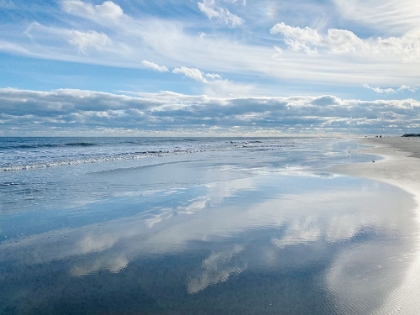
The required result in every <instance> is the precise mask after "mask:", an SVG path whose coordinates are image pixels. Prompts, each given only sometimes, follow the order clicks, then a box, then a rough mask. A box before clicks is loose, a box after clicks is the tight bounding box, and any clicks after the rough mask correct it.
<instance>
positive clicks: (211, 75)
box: [205, 73, 222, 80]
mask: <svg viewBox="0 0 420 315" xmlns="http://www.w3.org/2000/svg"><path fill="white" fill-rule="evenodd" d="M205 76H206V77H207V78H209V79H212V80H215V79H219V80H221V79H222V76H221V75H220V74H217V73H206V74H205Z"/></svg>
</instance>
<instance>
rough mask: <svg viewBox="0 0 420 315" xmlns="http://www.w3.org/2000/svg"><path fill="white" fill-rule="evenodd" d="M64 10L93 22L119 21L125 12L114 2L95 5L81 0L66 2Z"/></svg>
mask: <svg viewBox="0 0 420 315" xmlns="http://www.w3.org/2000/svg"><path fill="white" fill-rule="evenodd" d="M62 5H63V8H64V10H65V11H66V12H67V13H70V14H74V15H78V16H81V17H84V18H89V19H92V20H97V19H104V20H117V19H119V18H121V17H122V16H123V15H124V12H123V10H122V9H121V7H120V6H119V5H117V4H115V3H114V2H112V1H105V2H104V3H102V4H97V5H93V4H90V3H86V2H83V1H81V0H64V1H63V2H62Z"/></svg>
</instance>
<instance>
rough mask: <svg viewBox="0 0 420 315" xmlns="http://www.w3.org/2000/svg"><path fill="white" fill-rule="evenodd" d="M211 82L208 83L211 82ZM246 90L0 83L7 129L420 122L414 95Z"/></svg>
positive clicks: (242, 128) (365, 128) (342, 126)
mask: <svg viewBox="0 0 420 315" xmlns="http://www.w3.org/2000/svg"><path fill="white" fill-rule="evenodd" d="M214 82H218V81H214ZM222 82H223V81H222ZM211 84H212V83H208V84H206V86H207V85H208V86H209V88H211ZM239 93H240V92H239ZM240 95H241V97H235V96H232V95H231V96H228V97H220V96H213V97H211V96H206V95H198V96H193V95H183V94H177V93H169V92H166V93H160V94H143V95H139V96H137V97H129V96H126V95H116V94H110V93H101V92H94V91H81V90H55V91H48V92H37V91H26V90H16V89H0V113H1V114H0V120H1V121H2V130H3V132H4V133H5V134H6V135H12V134H13V133H17V134H19V135H22V134H40V133H42V132H43V133H44V134H51V133H52V132H55V133H56V132H59V131H60V130H61V131H62V132H71V133H74V132H76V131H83V130H85V131H86V132H88V133H89V134H91V133H92V132H93V131H95V130H99V129H101V128H107V130H121V131H124V130H126V132H127V133H129V132H131V131H133V130H134V131H137V132H140V131H141V132H149V131H162V132H163V131H168V132H176V130H180V129H182V130H184V131H191V132H192V131H193V130H194V134H197V133H202V134H205V133H206V132H207V133H212V132H213V131H214V132H220V133H225V134H226V133H231V134H237V133H243V132H246V133H252V132H257V131H258V130H259V131H261V130H265V131H267V132H273V131H274V130H275V132H283V133H289V132H290V129H289V128H293V132H294V133H300V132H311V133H319V132H322V133H323V132H327V133H328V132H345V133H356V134H358V133H362V134H363V133H376V132H381V133H385V132H384V128H385V129H386V130H388V132H389V133H403V132H407V131H409V130H410V128H413V129H415V128H420V119H419V118H418V117H420V102H419V101H416V100H412V99H406V100H386V101H385V100H378V101H370V102H368V101H360V100H352V99H340V98H337V97H334V96H328V95H326V96H317V97H315V96H295V97H285V98H281V97H242V95H243V94H240ZM34 121H36V122H37V124H33V122H34ZM235 126H236V127H235ZM57 130H58V131H57ZM130 130H131V131H130Z"/></svg>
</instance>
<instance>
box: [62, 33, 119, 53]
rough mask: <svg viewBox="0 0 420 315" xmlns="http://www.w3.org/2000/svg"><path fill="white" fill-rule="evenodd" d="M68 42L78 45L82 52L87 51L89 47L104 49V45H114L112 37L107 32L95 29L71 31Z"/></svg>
mask: <svg viewBox="0 0 420 315" xmlns="http://www.w3.org/2000/svg"><path fill="white" fill-rule="evenodd" d="M68 42H69V43H70V44H72V45H74V46H76V47H77V48H78V49H79V51H80V52H82V53H86V51H87V50H88V49H89V48H94V49H97V50H103V48H104V47H106V46H108V45H112V41H111V39H110V38H109V37H108V36H107V35H106V34H104V33H98V32H95V31H89V32H80V31H71V32H70V39H69V40H68Z"/></svg>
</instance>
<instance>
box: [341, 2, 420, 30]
mask: <svg viewBox="0 0 420 315" xmlns="http://www.w3.org/2000/svg"><path fill="white" fill-rule="evenodd" d="M333 2H334V3H335V4H336V6H337V8H338V10H339V12H340V13H341V15H342V16H343V17H344V18H346V19H348V20H351V21H356V22H359V23H362V24H365V25H368V26H370V27H371V28H374V29H378V30H381V31H384V32H386V33H389V32H391V33H394V34H405V33H407V32H410V31H415V30H420V25H419V18H420V4H419V2H418V1H417V0H386V1H383V0H370V1H365V0H352V1H348V0H333Z"/></svg>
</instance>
